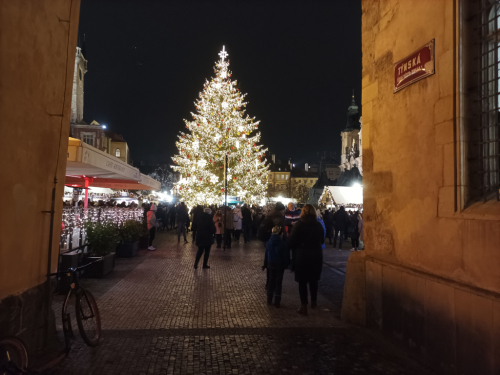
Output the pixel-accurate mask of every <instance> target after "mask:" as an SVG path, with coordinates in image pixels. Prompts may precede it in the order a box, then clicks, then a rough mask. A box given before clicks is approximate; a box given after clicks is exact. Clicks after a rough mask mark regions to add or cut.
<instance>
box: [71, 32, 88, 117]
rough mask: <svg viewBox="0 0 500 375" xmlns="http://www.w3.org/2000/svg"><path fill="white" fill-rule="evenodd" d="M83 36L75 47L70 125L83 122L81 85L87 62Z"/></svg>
mask: <svg viewBox="0 0 500 375" xmlns="http://www.w3.org/2000/svg"><path fill="white" fill-rule="evenodd" d="M84 54H85V35H84V36H83V43H80V38H78V47H76V57H75V74H74V76H73V93H72V99H71V124H78V123H81V122H82V121H83V84H84V77H85V73H87V60H85V56H84Z"/></svg>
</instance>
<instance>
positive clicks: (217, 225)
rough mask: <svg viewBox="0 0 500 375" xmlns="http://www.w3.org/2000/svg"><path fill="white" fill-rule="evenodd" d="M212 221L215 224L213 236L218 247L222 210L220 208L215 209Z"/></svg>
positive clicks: (220, 237) (220, 234)
mask: <svg viewBox="0 0 500 375" xmlns="http://www.w3.org/2000/svg"><path fill="white" fill-rule="evenodd" d="M213 221H214V224H215V238H216V239H217V249H220V248H221V244H222V212H221V210H220V208H219V209H217V213H216V214H215V215H214V218H213Z"/></svg>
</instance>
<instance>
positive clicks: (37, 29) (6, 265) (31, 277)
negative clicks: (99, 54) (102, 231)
mask: <svg viewBox="0 0 500 375" xmlns="http://www.w3.org/2000/svg"><path fill="white" fill-rule="evenodd" d="M79 10H80V1H79V0H26V1H11V0H1V1H0V30H1V32H0V51H1V53H0V113H1V116H0V118H1V119H0V121H1V124H0V160H1V161H2V166H1V168H2V172H1V178H0V192H1V196H2V210H1V211H0V228H1V236H0V317H1V318H0V332H2V335H6V336H10V335H19V336H21V337H22V338H23V339H25V340H26V341H27V343H28V345H29V346H30V347H31V348H33V347H36V346H37V345H39V342H37V340H38V339H39V338H40V332H41V330H42V329H41V327H42V326H43V323H44V322H43V319H42V316H43V314H41V311H42V305H43V303H44V301H45V299H44V297H43V288H42V287H41V285H42V284H43V283H44V281H45V275H46V273H47V256H48V252H49V248H48V246H49V245H48V244H49V226H50V214H48V213H43V212H42V211H50V209H51V195H52V187H53V181H54V175H56V176H57V179H58V184H57V190H56V200H55V202H56V206H55V211H56V214H55V221H54V222H55V225H54V232H53V234H54V241H53V245H52V249H51V251H52V254H53V255H52V269H53V270H54V269H55V268H56V266H57V260H58V254H59V236H60V230H61V215H62V199H61V196H62V194H63V187H64V176H65V169H66V153H67V146H68V135H69V122H70V109H71V108H70V107H71V91H72V85H73V69H74V64H75V51H76V40H77V33H78V17H79ZM58 157H59V162H57V159H58Z"/></svg>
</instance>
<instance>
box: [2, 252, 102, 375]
mask: <svg viewBox="0 0 500 375" xmlns="http://www.w3.org/2000/svg"><path fill="white" fill-rule="evenodd" d="M100 261H102V258H101V259H98V260H96V261H94V262H91V263H89V264H86V265H84V266H81V267H77V268H70V269H68V270H67V271H63V272H56V273H52V274H51V275H50V276H62V277H69V278H70V289H69V291H68V294H67V295H66V298H65V299H64V303H63V306H62V326H63V332H64V343H65V348H64V350H63V352H62V353H61V354H59V355H58V356H57V357H56V358H55V359H53V360H51V361H50V362H48V363H47V364H45V365H44V366H43V367H41V368H39V369H36V370H33V369H29V367H28V352H27V350H26V347H25V346H24V344H23V343H22V342H21V341H20V340H18V339H17V338H6V339H2V340H0V375H7V374H10V375H14V374H15V375H18V374H19V375H20V374H39V373H41V372H43V371H46V370H48V369H50V368H52V367H54V366H55V365H56V364H58V363H59V362H60V361H62V360H63V359H64V357H66V356H67V355H68V353H69V351H70V349H71V339H72V338H74V334H73V330H72V327H71V319H70V313H69V312H68V304H69V300H70V298H71V295H72V294H74V295H75V297H76V299H75V316H76V323H77V325H78V330H79V331H80V336H81V337H82V339H83V341H85V343H86V344H87V345H88V346H92V347H95V346H97V345H99V341H100V339H101V317H100V315H99V309H98V307H97V303H96V301H95V298H94V296H93V295H92V293H90V292H89V291H88V290H86V289H85V288H83V287H82V286H81V285H80V280H79V278H78V272H79V271H81V270H83V269H85V268H87V267H90V266H92V265H93V264H94V263H96V262H100Z"/></svg>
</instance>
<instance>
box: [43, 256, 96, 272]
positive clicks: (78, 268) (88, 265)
mask: <svg viewBox="0 0 500 375" xmlns="http://www.w3.org/2000/svg"><path fill="white" fill-rule="evenodd" d="M103 259H104V257H100V258H99V259H97V260H94V261H93V262H90V263H88V264H86V265H84V266H80V267H76V268H68V269H67V270H66V271H60V272H55V273H51V274H50V276H58V275H63V274H66V273H68V272H76V271H80V270H83V269H84V268H87V267H90V266H91V265H93V264H94V263H97V262H100V261H102V260H103Z"/></svg>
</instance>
